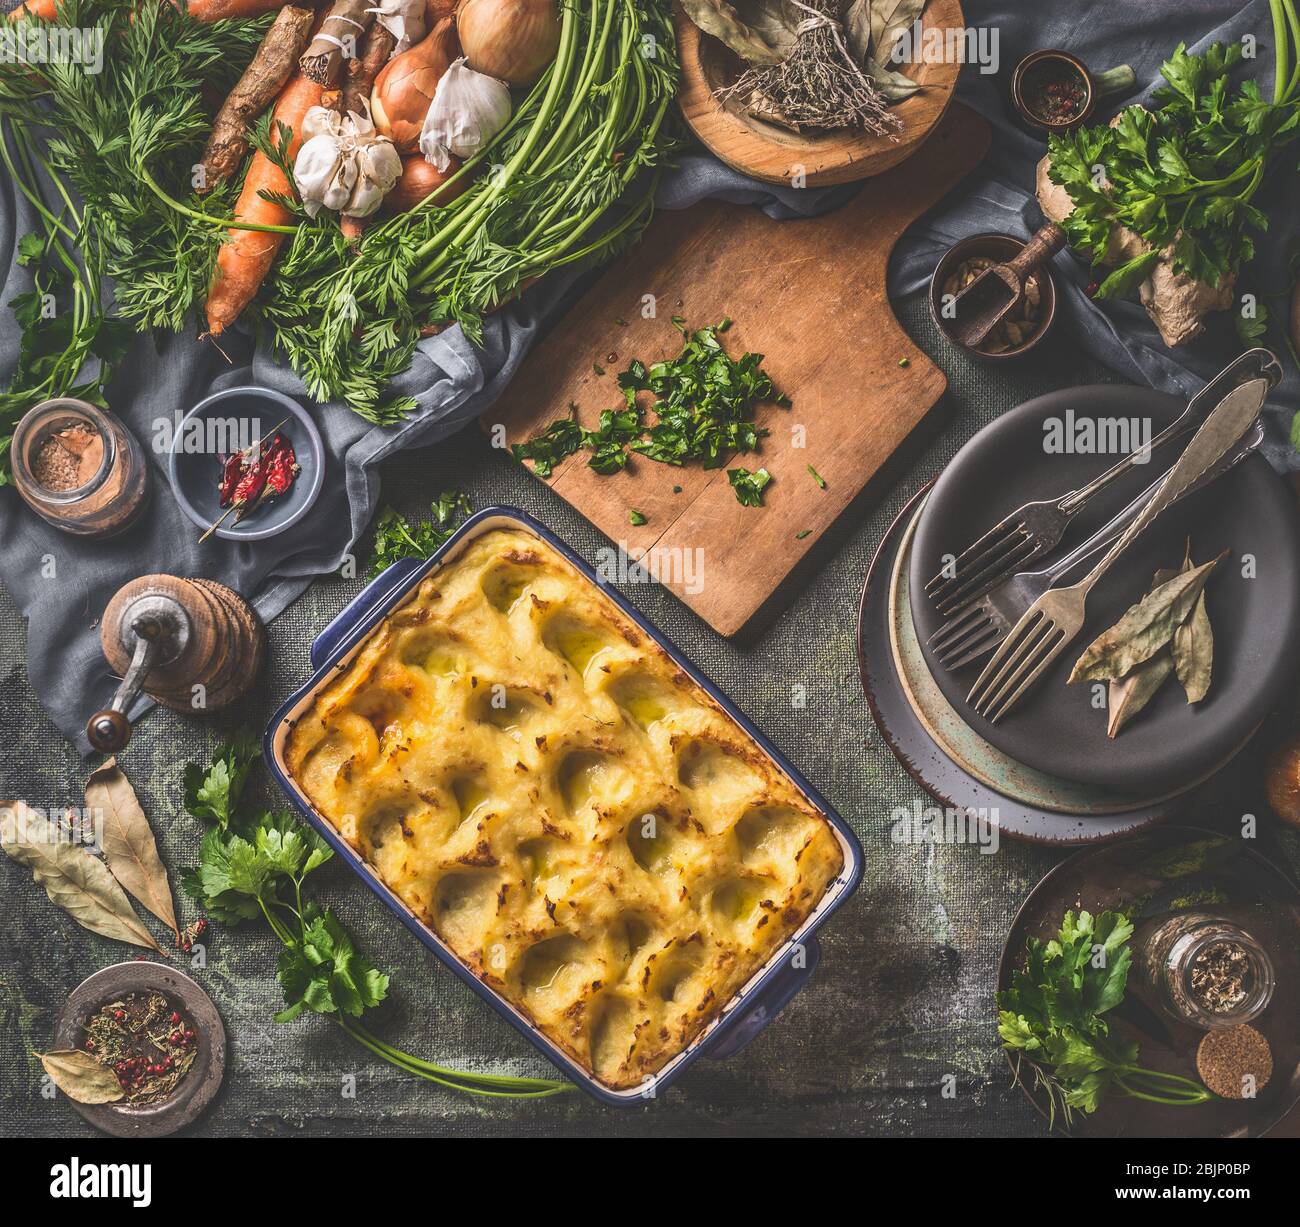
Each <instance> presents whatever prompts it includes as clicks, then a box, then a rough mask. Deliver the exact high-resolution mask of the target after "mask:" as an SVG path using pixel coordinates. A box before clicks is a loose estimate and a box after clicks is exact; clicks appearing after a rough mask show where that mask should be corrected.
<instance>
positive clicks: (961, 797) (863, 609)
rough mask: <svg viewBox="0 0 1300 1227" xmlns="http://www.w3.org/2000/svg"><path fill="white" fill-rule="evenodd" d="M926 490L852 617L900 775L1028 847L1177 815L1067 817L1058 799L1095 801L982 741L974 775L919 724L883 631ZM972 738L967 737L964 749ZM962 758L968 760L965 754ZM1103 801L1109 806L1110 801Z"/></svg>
mask: <svg viewBox="0 0 1300 1227" xmlns="http://www.w3.org/2000/svg"><path fill="white" fill-rule="evenodd" d="M926 490H928V487H926V489H925V490H921V491H920V492H918V493H917V495H916V496H915V497H914V498H913V499H912V500H911V501H910V502H909V503H908V504H907V506H906V507H904V508H903V510H902V511H901V512H900V513H899V515H898V518H897V519H896V520H895V521H894V523H893V524H892V525H891V526H890V528H889V530H888V532H886V534H885V537H884V539H883V540H882V541H881V544H880V547H879V549H878V550H877V552H876V556H875V559H874V560H873V561H872V564H871V569H870V571H869V572H868V574H867V581H866V584H865V586H864V587H863V591H862V602H861V605H860V607H859V611H858V633H857V641H858V667H859V671H860V673H861V676H862V684H863V688H864V690H865V691H866V696H867V702H868V703H869V704H870V706H871V713H872V716H873V717H874V719H875V722H876V726H877V727H878V728H879V729H880V733H881V736H882V737H884V739H885V743H886V744H887V745H888V746H889V748H890V749H891V750H892V751H893V753H894V755H895V757H896V758H897V759H898V761H899V762H900V763H901V764H902V766H903V768H904V770H906V771H907V773H908V774H909V775H910V776H911V777H912V778H913V779H914V780H916V782H917V783H918V784H920V785H921V787H922V788H924V789H925V790H926V792H928V793H929V794H930V795H931V796H932V797H934V798H935V799H936V800H937V801H938V802H940V803H941V804H942V805H944V806H950V807H954V808H958V809H968V810H975V811H984V812H985V813H986V814H987V816H988V820H989V821H990V822H991V823H992V824H994V825H995V826H997V828H998V829H999V831H1000V832H1001V833H1003V834H1005V835H1007V836H1008V837H1010V838H1012V839H1023V840H1027V841H1029V842H1032V843H1041V844H1052V845H1057V846H1070V845H1078V844H1088V843H1100V842H1105V841H1108V840H1113V839H1118V838H1121V837H1122V836H1124V835H1129V834H1133V833H1134V832H1136V831H1139V830H1141V829H1142V828H1143V827H1146V826H1149V825H1150V824H1152V823H1155V822H1159V821H1161V820H1162V819H1164V818H1167V817H1169V816H1170V815H1172V814H1173V813H1175V812H1177V810H1178V809H1179V808H1180V804H1181V799H1179V800H1170V801H1165V802H1161V803H1156V804H1151V803H1148V804H1146V805H1137V804H1132V803H1131V804H1130V807H1129V808H1128V809H1125V810H1120V811H1113V810H1112V811H1111V812H1081V813H1067V812H1065V811H1064V810H1062V809H1060V808H1059V806H1060V805H1061V804H1062V800H1061V799H1062V798H1065V799H1066V800H1065V803H1066V804H1070V805H1074V806H1076V807H1077V806H1079V805H1084V804H1087V803H1091V804H1096V802H1097V798H1096V796H1093V797H1091V798H1088V797H1085V796H1081V795H1080V793H1079V791H1078V786H1077V785H1072V784H1069V783H1068V782H1066V781H1058V780H1052V779H1050V778H1049V777H1037V778H1035V777H1034V776H1026V773H1025V769H1024V768H1023V767H1022V766H1020V765H1019V764H1016V763H1015V762H1014V761H1013V760H1010V759H1007V758H1006V756H1001V759H998V758H997V757H995V756H997V755H998V751H996V750H994V748H993V747H992V746H989V745H988V744H987V743H983V744H982V746H977V747H976V748H980V749H981V751H982V753H983V754H984V755H985V756H987V757H984V758H982V759H981V766H980V768H979V770H980V774H979V775H977V774H975V772H974V771H973V770H972V767H974V763H972V764H971V766H970V767H968V766H966V765H964V763H962V762H959V761H957V760H956V759H955V758H954V757H953V755H952V754H951V753H950V752H949V751H948V750H947V749H946V748H945V746H944V745H943V744H941V742H940V740H939V739H938V738H937V737H936V735H935V732H932V731H931V730H932V729H936V728H937V725H938V724H941V723H942V718H938V719H936V718H935V717H934V716H933V715H932V716H931V717H926V718H923V717H922V716H921V715H920V714H919V713H918V711H917V709H915V708H914V707H913V706H912V702H911V700H910V699H909V693H908V688H907V686H906V685H905V684H904V682H903V680H902V677H901V676H900V674H901V672H902V671H901V670H900V669H899V667H898V665H897V663H896V662H895V658H894V652H893V638H894V635H893V634H892V633H891V622H892V620H893V619H892V614H891V595H892V597H893V598H894V599H895V600H897V599H898V598H899V596H900V595H901V594H900V592H899V589H898V586H897V584H896V583H895V582H894V580H895V577H896V576H897V575H898V573H899V570H900V557H901V556H902V554H903V550H902V546H903V544H904V537H905V536H906V532H907V528H908V526H909V525H910V524H911V523H912V521H913V519H914V518H915V516H916V513H917V510H918V508H919V506H920V504H921V502H922V500H923V499H924V497H925V494H926ZM914 681H915V679H914ZM968 735H969V734H968ZM979 740H980V739H978V738H974V739H973V742H972V743H971V744H972V745H974V744H975V743H978V742H979ZM962 757H963V758H969V757H970V753H969V752H968V753H965V754H963V755H962ZM982 777H983V778H982ZM1026 779H1032V780H1033V783H1034V789H1033V790H1031V791H1028V793H1027V797H1028V798H1030V799H1027V797H1026V796H1021V795H1018V794H1019V793H1020V792H1021V791H1024V790H1025V780H1026ZM993 782H996V784H997V787H995V786H994V783H993ZM1001 789H1005V790H1006V791H1001ZM1071 790H1074V791H1071ZM1110 801H1111V804H1112V805H1113V804H1115V803H1116V802H1115V799H1114V797H1113V796H1112V797H1111V799H1110Z"/></svg>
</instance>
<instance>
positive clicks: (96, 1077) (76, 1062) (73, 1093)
mask: <svg viewBox="0 0 1300 1227" xmlns="http://www.w3.org/2000/svg"><path fill="white" fill-rule="evenodd" d="M36 1055H37V1056H38V1057H39V1058H40V1062H41V1064H42V1065H43V1066H44V1067H45V1072H46V1073H47V1074H49V1075H50V1081H51V1082H53V1083H54V1085H55V1086H57V1087H58V1088H59V1090H61V1091H62V1092H63V1093H64V1094H65V1095H66V1096H67V1097H68V1098H69V1099H75V1100H76V1101H77V1103H115V1102H116V1101H117V1100H119V1099H121V1098H122V1097H123V1095H124V1093H125V1092H123V1090H122V1084H121V1083H120V1082H118V1080H117V1075H116V1074H115V1073H114V1072H113V1071H112V1070H111V1069H109V1068H108V1066H107V1065H101V1064H100V1063H99V1062H98V1061H96V1060H95V1058H94V1057H92V1056H91V1055H90V1053H88V1052H81V1051H80V1050H78V1049H76V1048H69V1049H67V1050H66V1051H65V1050H60V1051H57V1052H38V1053H37V1054H36Z"/></svg>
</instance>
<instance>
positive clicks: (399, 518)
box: [370, 490, 470, 579]
mask: <svg viewBox="0 0 1300 1227" xmlns="http://www.w3.org/2000/svg"><path fill="white" fill-rule="evenodd" d="M469 513H470V503H469V499H468V498H467V497H466V496H465V495H464V494H462V493H461V492H460V491H459V490H448V491H444V492H443V493H442V494H440V495H439V496H438V497H437V499H435V500H434V502H433V504H432V506H431V508H430V514H431V518H430V519H428V520H421V521H420V522H419V523H417V524H412V523H410V522H409V521H408V520H407V518H406V517H405V516H404V515H402V514H401V513H400V512H399V511H396V510H395V509H394V508H392V507H385V508H384V509H383V511H381V512H380V513H379V518H378V519H377V520H376V521H375V539H374V545H373V547H372V551H371V556H370V577H371V578H372V579H373V578H374V577H375V576H377V575H381V574H383V572H384V571H386V570H387V569H388V568H389V567H390V566H392V565H393V563H395V562H397V561H398V560H399V559H401V558H428V557H429V556H430V555H431V554H432V553H433V552H434V551H435V550H436V549H438V548H440V547H441V546H442V545H444V544H446V542H447V540H448V538H449V537H450V536H451V535H452V533H454V532H455V531H456V528H457V527H458V525H459V524H460V522H461V520H463V519H464V518H465V517H466V516H468V515H469Z"/></svg>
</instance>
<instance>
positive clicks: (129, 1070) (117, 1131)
mask: <svg viewBox="0 0 1300 1227" xmlns="http://www.w3.org/2000/svg"><path fill="white" fill-rule="evenodd" d="M50 1047H51V1052H50V1053H47V1054H45V1055H46V1057H47V1058H49V1057H50V1056H51V1055H54V1056H58V1055H59V1054H61V1053H63V1054H77V1055H78V1056H80V1055H81V1054H85V1055H89V1056H93V1057H94V1058H95V1059H96V1061H98V1062H99V1064H100V1065H102V1066H103V1067H104V1068H105V1069H106V1070H107V1071H109V1072H110V1074H112V1075H113V1076H115V1077H116V1079H117V1083H118V1089H119V1090H120V1092H121V1095H120V1098H115V1099H112V1100H105V1099H104V1095H103V1092H102V1091H101V1092H100V1093H98V1094H95V1095H94V1096H93V1098H95V1099H97V1100H98V1102H78V1100H77V1099H76V1098H74V1094H75V1093H76V1092H75V1090H74V1085H75V1084H74V1083H69V1084H68V1085H67V1086H64V1087H63V1089H64V1093H65V1096H66V1098H67V1099H68V1101H69V1103H71V1104H72V1106H73V1108H74V1109H75V1110H76V1111H77V1112H78V1113H80V1115H81V1116H82V1117H84V1118H85V1119H86V1120H87V1121H89V1122H90V1123H91V1124H92V1125H94V1126H95V1127H96V1128H98V1129H102V1130H103V1131H104V1132H105V1133H111V1134H113V1135H114V1136H116V1137H165V1136H166V1135H168V1134H171V1133H175V1132H176V1131H177V1130H178V1129H183V1128H184V1127H185V1126H186V1125H189V1124H191V1123H192V1122H193V1121H195V1120H196V1119H197V1118H198V1117H199V1115H200V1114H201V1113H202V1112H203V1111H204V1109H206V1108H207V1106H208V1105H209V1104H210V1103H211V1102H212V1099H213V1097H214V1096H215V1095H216V1093H217V1091H218V1089H219V1088H220V1086H221V1080H222V1077H223V1076H224V1074H225V1068H226V1029H225V1026H224V1025H223V1024H222V1021H221V1015H220V1014H218V1013H217V1007H216V1006H215V1005H214V1004H213V1002H212V998H211V997H209V996H208V995H207V993H205V992H204V991H203V989H202V988H200V987H199V985H198V984H197V983H195V981H193V980H192V979H190V977H189V976H187V975H185V973H184V972H181V971H177V970H175V969H174V968H171V967H166V966H164V965H163V964H161V963H152V962H148V961H138V962H130V963H117V964H114V965H113V966H112V967H105V968H104V969H103V971H97V972H96V973H95V974H94V975H93V976H90V977H88V978H87V979H85V980H83V981H82V982H81V983H80V984H79V985H78V986H77V987H76V988H75V989H73V991H72V994H71V995H70V996H69V997H68V1000H67V1001H66V1002H65V1003H64V1006H63V1008H62V1009H61V1010H60V1011H59V1015H58V1018H57V1019H56V1021H55V1026H54V1036H53V1041H52V1043H51V1045H50ZM64 1064H65V1065H66V1064H67V1062H66V1061H65V1062H64ZM46 1068H47V1070H48V1069H49V1068H50V1066H49V1064H48V1061H47V1064H46ZM55 1082H56V1084H58V1085H61V1086H62V1085H63V1084H62V1083H60V1079H59V1077H58V1076H55ZM109 1085H110V1086H111V1082H110V1083H109Z"/></svg>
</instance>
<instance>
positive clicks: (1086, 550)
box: [927, 418, 1264, 670]
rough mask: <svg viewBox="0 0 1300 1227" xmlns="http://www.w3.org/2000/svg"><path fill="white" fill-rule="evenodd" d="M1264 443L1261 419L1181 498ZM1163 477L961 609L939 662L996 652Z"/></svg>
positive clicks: (938, 636) (958, 663) (960, 663)
mask: <svg viewBox="0 0 1300 1227" xmlns="http://www.w3.org/2000/svg"><path fill="white" fill-rule="evenodd" d="M1263 442H1264V423H1263V422H1262V421H1260V420H1259V419H1258V418H1257V419H1256V420H1255V423H1254V425H1253V426H1252V427H1251V428H1250V430H1249V431H1248V432H1247V433H1246V435H1245V436H1244V437H1243V438H1242V440H1241V441H1240V442H1239V443H1238V444H1237V445H1236V446H1235V447H1234V448H1233V449H1232V450H1231V451H1229V452H1226V453H1224V455H1223V456H1222V457H1220V458H1219V460H1217V461H1216V462H1215V463H1214V464H1212V465H1211V466H1210V467H1209V468H1208V469H1207V470H1206V471H1205V472H1204V473H1202V474H1201V476H1200V477H1199V478H1198V479H1197V480H1196V481H1195V482H1193V483H1192V484H1191V485H1190V486H1189V487H1188V488H1187V489H1186V490H1184V491H1183V493H1182V494H1181V495H1179V498H1186V497H1187V495H1189V494H1194V493H1195V492H1196V491H1197V490H1200V489H1202V488H1203V487H1205V486H1208V485H1209V484H1210V482H1212V481H1216V480H1218V478H1220V477H1222V476H1223V474H1224V473H1226V472H1227V471H1228V470H1229V469H1231V468H1234V467H1236V466H1237V465H1238V464H1240V463H1241V462H1242V461H1243V460H1245V459H1246V457H1247V456H1249V455H1251V454H1252V453H1254V452H1255V451H1256V450H1258V448H1259V446H1260V444H1261V443H1263ZM1163 480H1164V476H1163V474H1162V475H1161V476H1160V477H1159V478H1157V479H1156V480H1155V481H1154V482H1152V483H1151V485H1150V486H1148V487H1147V488H1146V489H1145V490H1143V491H1142V493H1141V494H1139V495H1138V496H1137V498H1135V499H1134V500H1133V501H1132V502H1131V503H1130V504H1129V505H1128V506H1127V507H1125V508H1124V510H1123V511H1121V512H1120V513H1119V514H1118V515H1116V516H1115V517H1114V518H1113V519H1112V520H1110V521H1109V522H1108V523H1107V524H1105V525H1103V526H1102V527H1101V528H1099V529H1098V530H1097V531H1096V532H1095V533H1093V534H1092V536H1091V537H1089V538H1088V539H1087V540H1086V541H1084V542H1082V543H1081V544H1080V545H1078V546H1077V547H1076V548H1075V549H1073V550H1071V551H1070V552H1069V553H1068V554H1066V555H1065V557H1064V558H1062V559H1060V560H1059V561H1057V562H1054V563H1052V564H1051V566H1048V567H1044V568H1043V569H1042V570H1041V571H1020V572H1018V573H1017V574H1015V575H1012V576H1010V577H1009V578H1008V579H1005V580H1003V581H1002V582H1001V583H1000V584H998V585H997V586H996V587H995V588H992V589H990V590H989V591H988V592H986V593H985V594H984V595H983V596H981V597H978V598H976V599H975V600H974V601H970V602H968V603H967V604H965V605H963V606H962V607H961V608H960V609H958V610H957V611H956V613H954V614H953V615H952V616H951V617H950V618H948V619H947V621H945V622H944V624H943V625H942V626H941V627H939V629H938V630H937V631H935V632H934V634H933V635H931V636H930V638H929V639H928V640H927V642H928V644H929V645H930V649H931V650H932V651H933V652H934V653H935V656H936V659H937V660H938V662H939V664H940V665H942V666H943V667H944V668H945V669H952V670H957V669H962V668H964V667H965V666H966V665H968V664H970V663H971V662H972V661H975V660H978V659H979V658H980V657H981V656H983V655H984V654H985V653H986V652H991V651H993V649H994V648H995V647H997V645H998V644H999V643H1000V642H1001V641H1002V640H1003V639H1005V638H1006V636H1007V632H1008V631H1010V630H1011V628H1012V627H1013V626H1014V625H1015V624H1016V623H1017V622H1018V621H1019V620H1020V618H1021V616H1022V615H1023V614H1024V612H1025V610H1026V609H1028V608H1029V607H1030V606H1031V605H1032V604H1033V603H1034V602H1035V601H1036V600H1038V598H1039V597H1040V596H1042V595H1043V593H1044V592H1046V591H1047V590H1048V589H1049V588H1050V587H1051V586H1052V585H1053V584H1054V583H1055V582H1056V581H1057V580H1058V579H1060V578H1061V576H1063V575H1065V574H1066V573H1067V572H1069V571H1072V570H1073V569H1074V568H1075V567H1076V566H1077V565H1078V564H1079V563H1081V562H1083V561H1084V560H1085V559H1088V558H1091V557H1093V555H1095V554H1099V553H1100V552H1101V551H1102V550H1104V549H1105V548H1106V546H1107V545H1109V544H1110V543H1111V542H1112V541H1113V540H1114V539H1115V538H1116V537H1118V536H1119V534H1120V533H1121V532H1123V530H1124V528H1125V527H1126V526H1127V525H1128V523H1129V522H1130V521H1131V520H1132V519H1133V518H1134V517H1135V516H1136V515H1137V513H1138V512H1139V511H1140V510H1141V509H1142V505H1143V504H1144V503H1145V502H1146V501H1147V499H1149V498H1150V497H1151V496H1152V495H1153V494H1154V493H1155V491H1156V487H1157V486H1159V484H1160V483H1161V482H1162V481H1163Z"/></svg>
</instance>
